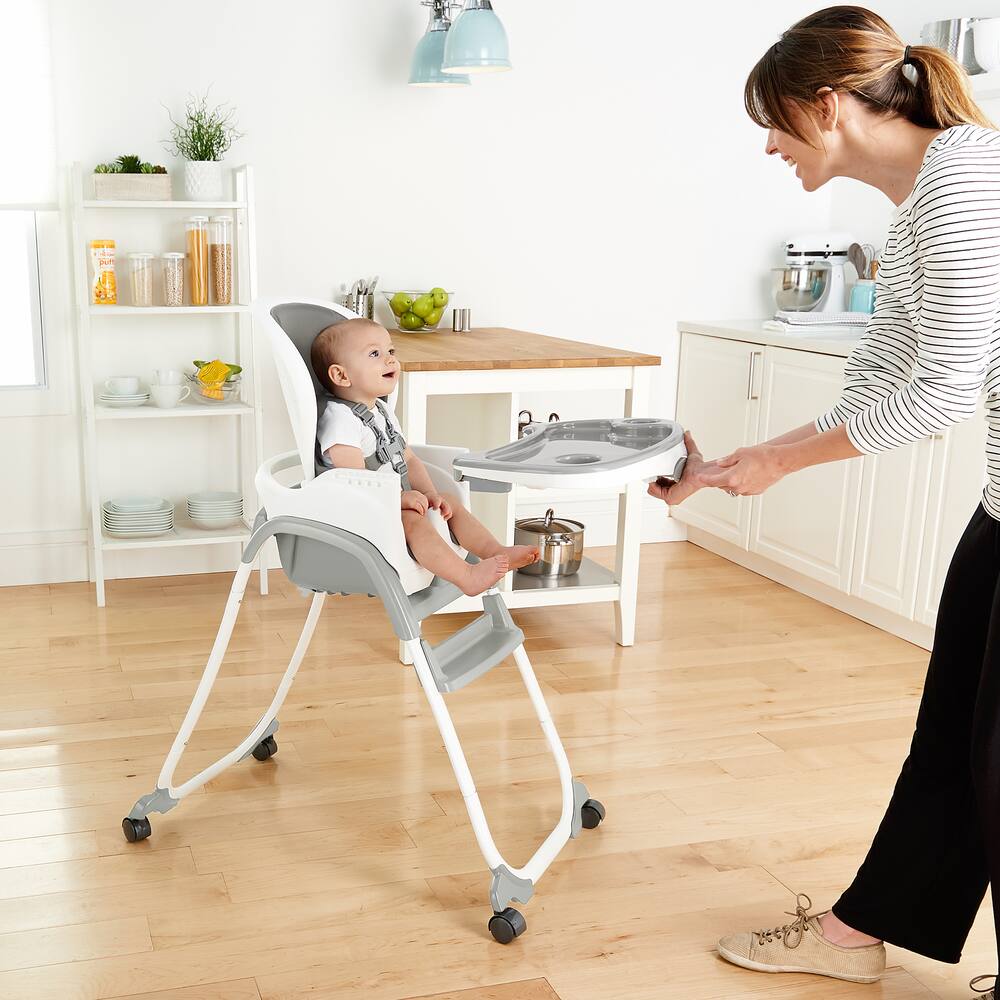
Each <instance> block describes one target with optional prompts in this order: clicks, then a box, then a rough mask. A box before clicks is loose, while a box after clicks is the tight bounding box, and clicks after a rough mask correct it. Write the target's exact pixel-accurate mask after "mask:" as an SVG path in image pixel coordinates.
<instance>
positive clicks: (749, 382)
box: [747, 351, 760, 399]
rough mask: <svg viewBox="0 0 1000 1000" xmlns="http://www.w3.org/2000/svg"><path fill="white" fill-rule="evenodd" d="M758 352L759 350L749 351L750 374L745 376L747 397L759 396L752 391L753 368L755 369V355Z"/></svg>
mask: <svg viewBox="0 0 1000 1000" xmlns="http://www.w3.org/2000/svg"><path fill="white" fill-rule="evenodd" d="M758 354H760V351H751V352H750V375H749V377H748V378H747V399H759V398H760V397H759V396H757V395H755V394H754V391H753V377H754V369H756V367H757V355H758Z"/></svg>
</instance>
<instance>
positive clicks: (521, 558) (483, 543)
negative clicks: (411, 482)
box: [445, 494, 538, 569]
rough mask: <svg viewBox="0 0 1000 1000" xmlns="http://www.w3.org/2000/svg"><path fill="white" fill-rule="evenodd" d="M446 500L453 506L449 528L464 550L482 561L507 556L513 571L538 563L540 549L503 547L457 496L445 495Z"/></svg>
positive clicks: (517, 546) (531, 546)
mask: <svg viewBox="0 0 1000 1000" xmlns="http://www.w3.org/2000/svg"><path fill="white" fill-rule="evenodd" d="M445 499H446V500H447V501H448V503H449V504H451V510H452V515H451V519H450V520H449V521H448V527H449V528H451V531H452V534H454V536H455V537H456V538H457V539H458V544H459V545H461V546H462V548H463V549H468V550H469V552H471V553H472V554H473V555H474V556H479V558H480V559H484V558H487V557H489V556H499V555H503V556H506V557H507V559H508V560H509V561H510V568H511V569H518V568H519V567H521V566H527V565H528V564H529V563H533V562H536V561H537V559H538V549H537V548H536V547H535V546H533V545H501V544H500V543H499V542H498V541H497V540H496V539H495V538H494V537H493V535H491V534H490V532H489V530H488V529H487V527H486V526H485V525H484V524H483V523H482V522H481V521H479V520H477V519H476V518H475V517H473V516H472V512H471V511H469V510H466V509H465V507H463V506H462V501H461V500H459V499H458V497H456V496H452V495H451V494H445Z"/></svg>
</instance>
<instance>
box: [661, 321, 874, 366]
mask: <svg viewBox="0 0 1000 1000" xmlns="http://www.w3.org/2000/svg"><path fill="white" fill-rule="evenodd" d="M763 323H764V320H762V319H721V320H705V321H699V322H689V321H688V320H681V321H680V322H679V323H678V324H677V329H678V330H680V332H681V333H702V334H705V335H706V336H709V337H723V338H725V339H726V340H743V341H746V342H748V343H751V344H767V345H769V346H772V347H787V348H789V349H791V350H796V351H815V352H816V353H818V354H835V355H837V356H838V357H842V358H846V357H847V356H848V355H849V354H850V353H851V350H852V349H853V347H854V345H855V344H856V343H857V342H858V340H859V339H860V338H861V332H860V331H858V332H857V333H854V332H853V331H852V332H851V333H845V334H842V335H830V334H826V335H820V336H810V335H808V334H791V333H774V332H773V331H771V330H765V329H763V326H762V324H763Z"/></svg>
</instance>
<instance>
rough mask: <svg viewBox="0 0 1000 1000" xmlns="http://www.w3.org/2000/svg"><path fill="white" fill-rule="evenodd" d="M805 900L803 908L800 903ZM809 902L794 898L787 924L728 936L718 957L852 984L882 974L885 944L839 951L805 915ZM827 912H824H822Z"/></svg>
mask: <svg viewBox="0 0 1000 1000" xmlns="http://www.w3.org/2000/svg"><path fill="white" fill-rule="evenodd" d="M803 899H804V900H805V906H802V905H801V904H800V903H799V900H803ZM811 907H812V900H810V898H809V897H808V896H807V895H805V893H799V895H798V896H796V897H795V912H794V913H791V912H790V911H789V915H790V916H793V917H795V920H793V921H792V922H791V923H790V924H783V925H782V926H781V927H774V928H771V929H770V930H763V931H750V932H749V933H748V934H731V935H730V936H729V937H724V938H723V939H722V940H721V941H720V942H719V954H720V955H721V956H722V957H723V958H724V959H725V960H726V961H727V962H732V963H733V964H734V965H741V966H743V968H744V969H755V970H756V971H758V972H811V973H813V974H814V975H817V976H831V977H832V978H833V979H846V980H848V981H849V982H852V983H874V982H877V981H878V980H879V978H880V977H881V975H882V973H883V972H885V945H883V944H872V945H866V946H864V947H863V948H841V947H840V946H839V945H836V944H833V943H832V942H830V941H827V939H826V938H825V937H824V936H823V928H822V927H820V924H819V919H818V918H819V917H821V916H822V915H823V914H822V913H820V914H816V915H815V916H810V915H809V913H808V912H807V911H808V910H809V909H810V908H811ZM824 912H826V911H824Z"/></svg>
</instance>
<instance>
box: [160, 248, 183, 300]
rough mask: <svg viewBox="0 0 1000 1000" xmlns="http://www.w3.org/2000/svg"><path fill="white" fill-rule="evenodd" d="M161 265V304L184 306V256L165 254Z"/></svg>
mask: <svg viewBox="0 0 1000 1000" xmlns="http://www.w3.org/2000/svg"><path fill="white" fill-rule="evenodd" d="M161 260H162V263H163V304H164V305H165V306H182V305H184V254H182V253H176V252H171V253H165V254H164V255H163V257H162V258H161Z"/></svg>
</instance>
